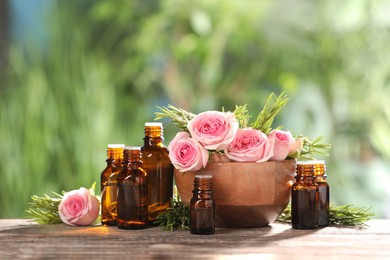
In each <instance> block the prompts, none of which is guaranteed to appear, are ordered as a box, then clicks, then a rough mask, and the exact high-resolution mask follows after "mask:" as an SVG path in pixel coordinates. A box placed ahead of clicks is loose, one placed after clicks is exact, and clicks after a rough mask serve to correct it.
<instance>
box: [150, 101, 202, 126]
mask: <svg viewBox="0 0 390 260" xmlns="http://www.w3.org/2000/svg"><path fill="white" fill-rule="evenodd" d="M157 108H158V109H160V110H161V112H155V113H154V114H155V115H156V118H155V119H154V120H159V119H162V118H169V119H170V120H171V122H172V123H173V124H174V125H176V126H177V127H178V128H180V129H181V130H183V131H186V132H188V129H187V123H188V121H190V120H191V119H192V118H193V117H195V114H193V113H191V112H188V111H186V110H184V109H181V108H177V107H175V106H173V105H168V106H167V107H157Z"/></svg>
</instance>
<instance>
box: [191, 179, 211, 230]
mask: <svg viewBox="0 0 390 260" xmlns="http://www.w3.org/2000/svg"><path fill="white" fill-rule="evenodd" d="M192 194H193V196H192V199H191V201H190V232H191V234H197V235H211V234H214V232H215V221H214V218H215V204H214V199H213V190H212V176H210V175H196V176H195V180H194V190H193V191H192Z"/></svg>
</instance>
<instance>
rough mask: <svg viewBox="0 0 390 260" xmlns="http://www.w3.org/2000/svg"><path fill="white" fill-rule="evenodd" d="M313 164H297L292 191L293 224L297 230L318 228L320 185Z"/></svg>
mask: <svg viewBox="0 0 390 260" xmlns="http://www.w3.org/2000/svg"><path fill="white" fill-rule="evenodd" d="M313 174H314V166H313V164H303V163H302V164H300V163H299V162H298V164H297V175H296V177H295V179H296V181H295V183H294V184H293V186H292V189H291V224H292V227H293V228H296V229H314V228H317V227H318V185H317V184H315V182H314V176H313Z"/></svg>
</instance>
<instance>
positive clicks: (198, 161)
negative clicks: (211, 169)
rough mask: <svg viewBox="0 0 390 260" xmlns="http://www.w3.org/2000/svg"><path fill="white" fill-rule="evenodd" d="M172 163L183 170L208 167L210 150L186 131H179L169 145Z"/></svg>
mask: <svg viewBox="0 0 390 260" xmlns="http://www.w3.org/2000/svg"><path fill="white" fill-rule="evenodd" d="M168 150H169V158H170V159H171V162H172V164H173V165H174V166H175V168H176V169H178V170H179V171H181V172H187V171H197V170H199V169H201V168H202V167H206V164H207V161H208V159H209V152H208V151H207V149H206V148H204V147H203V146H202V145H201V144H200V143H199V142H197V141H196V140H195V139H193V138H191V137H190V135H189V134H188V133H186V132H179V133H177V134H176V136H175V137H174V138H173V140H172V141H171V142H170V144H169V146H168Z"/></svg>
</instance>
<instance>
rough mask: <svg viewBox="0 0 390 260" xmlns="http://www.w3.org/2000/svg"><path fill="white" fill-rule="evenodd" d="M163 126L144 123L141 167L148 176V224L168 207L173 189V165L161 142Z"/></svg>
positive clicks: (162, 139)
mask: <svg viewBox="0 0 390 260" xmlns="http://www.w3.org/2000/svg"><path fill="white" fill-rule="evenodd" d="M163 141H164V137H163V128H162V125H161V124H159V123H146V124H145V137H144V146H143V147H142V148H141V151H142V161H143V164H142V167H143V169H144V170H145V171H146V172H147V173H148V178H149V190H148V196H149V224H153V222H154V221H156V217H157V216H158V215H159V214H161V213H163V212H165V211H166V210H167V209H168V208H169V207H170V202H171V198H172V191H173V165H172V164H171V161H170V159H169V156H168V149H167V148H166V147H165V146H164V144H163Z"/></svg>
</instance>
